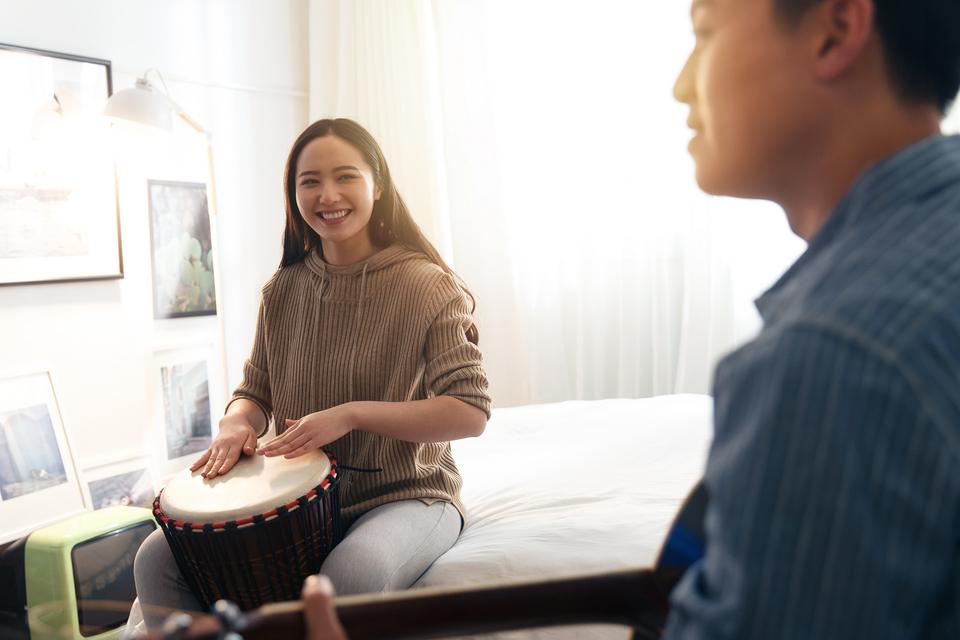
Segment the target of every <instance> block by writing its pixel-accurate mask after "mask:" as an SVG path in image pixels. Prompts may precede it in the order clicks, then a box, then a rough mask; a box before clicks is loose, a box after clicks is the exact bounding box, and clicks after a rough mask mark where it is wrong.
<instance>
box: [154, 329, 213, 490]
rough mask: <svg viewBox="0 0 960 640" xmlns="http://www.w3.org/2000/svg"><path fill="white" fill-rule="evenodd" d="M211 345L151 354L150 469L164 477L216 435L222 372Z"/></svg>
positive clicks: (194, 456) (181, 466) (196, 454)
mask: <svg viewBox="0 0 960 640" xmlns="http://www.w3.org/2000/svg"><path fill="white" fill-rule="evenodd" d="M214 354H215V350H214V348H213V345H209V344H203V345H197V346H189V347H181V348H175V349H166V350H162V351H156V352H155V353H154V355H153V372H152V373H153V398H154V402H153V405H154V406H153V422H154V437H153V438H152V442H153V443H154V451H155V457H154V471H155V472H156V477H158V478H164V477H167V476H169V475H170V474H172V473H175V472H177V471H180V470H181V469H184V468H186V467H189V466H190V464H191V463H192V462H193V461H194V460H196V459H197V458H199V457H200V456H201V454H203V452H204V451H206V449H207V448H208V447H209V446H210V443H211V442H212V440H213V436H214V435H216V432H217V422H218V421H219V418H220V415H221V411H222V409H223V384H222V382H221V380H220V375H221V369H220V367H219V366H217V364H216V363H217V361H216V359H215V357H214Z"/></svg>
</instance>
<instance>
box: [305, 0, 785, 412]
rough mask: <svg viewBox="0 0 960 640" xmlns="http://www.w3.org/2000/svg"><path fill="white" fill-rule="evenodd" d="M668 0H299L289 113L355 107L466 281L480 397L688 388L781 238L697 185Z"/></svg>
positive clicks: (746, 323) (740, 328)
mask: <svg viewBox="0 0 960 640" xmlns="http://www.w3.org/2000/svg"><path fill="white" fill-rule="evenodd" d="M688 12H689V6H688V5H687V4H686V3H683V2H680V3H673V2H670V3H638V2H633V1H627V0H619V1H618V0H594V1H593V2H590V3H585V2H557V1H556V0H554V1H552V2H547V1H541V0H486V1H482V0H432V1H431V0H315V2H314V3H313V4H312V5H311V15H310V20H311V25H310V42H311V60H310V63H311V65H310V74H311V82H310V86H311V115H312V116H313V117H315V118H319V117H328V116H344V117H351V118H355V119H357V120H358V121H360V122H361V123H362V124H364V125H365V126H367V127H368V128H369V129H370V130H371V131H372V133H373V134H374V135H375V136H376V137H377V139H378V140H379V141H380V143H381V145H382V146H383V147H384V152H385V154H386V156H387V159H388V161H389V162H390V164H391V170H392V171H393V174H394V177H395V179H396V181H397V184H398V186H399V188H400V190H401V193H402V194H403V195H404V197H405V198H406V199H407V201H408V203H409V204H410V205H411V208H412V209H413V211H414V215H415V217H417V219H418V222H419V223H420V224H421V226H422V227H423V228H424V230H425V231H426V232H427V233H428V235H429V236H430V237H431V239H433V240H434V241H435V243H436V244H437V246H438V248H439V249H440V250H441V251H442V252H443V253H444V255H445V256H447V257H449V258H450V260H451V263H452V264H453V266H454V267H455V268H456V269H457V271H458V272H459V273H460V274H461V275H462V276H463V277H464V279H465V280H466V281H467V283H468V284H469V285H470V287H471V289H472V291H473V292H474V293H475V294H476V296H477V298H478V303H479V307H478V319H479V326H480V330H481V347H482V348H483V351H484V356H485V360H486V366H487V371H488V374H489V376H490V379H491V387H492V389H491V391H492V395H493V397H494V401H495V403H496V404H497V405H499V406H506V405H513V404H521V403H529V402H546V401H554V400H564V399H578V398H585V399H586V398H601V397H642V396H649V395H657V394H665V393H675V392H684V391H688V392H706V391H708V390H709V384H710V374H711V371H712V367H713V365H714V363H715V362H716V360H717V358H718V357H719V356H721V355H722V354H723V353H725V352H726V351H728V350H729V349H730V348H732V347H733V346H735V345H736V344H738V343H739V342H741V341H742V340H743V339H745V338H746V337H748V336H749V335H750V334H752V333H753V332H754V331H755V330H756V328H757V326H758V319H757V317H756V313H755V311H754V310H753V307H752V299H753V297H755V295H756V294H757V293H759V292H760V291H761V290H762V289H763V288H764V287H765V286H767V285H768V284H769V283H770V282H772V281H773V280H774V279H775V278H776V276H777V275H778V274H779V273H780V272H781V271H782V270H783V269H784V268H785V267H786V266H787V265H788V264H789V263H790V262H791V261H792V260H793V259H794V258H795V257H796V256H797V255H798V253H799V252H800V251H801V250H802V243H800V241H799V240H797V239H796V238H795V237H794V236H792V235H791V234H790V232H789V230H788V229H787V227H786V224H785V222H784V219H783V213H782V212H781V211H780V210H779V209H778V208H776V207H773V206H772V205H769V204H764V203H755V202H754V203H751V202H744V201H731V200H725V199H716V198H708V197H706V196H703V195H702V194H701V193H700V192H699V191H698V190H697V188H696V184H695V182H694V179H693V166H692V163H691V161H690V160H689V158H688V156H687V153H686V149H685V147H686V142H687V140H688V139H689V134H688V132H687V130H686V127H685V124H684V122H685V118H686V110H685V107H683V106H681V105H679V104H676V103H675V102H674V101H673V99H672V97H671V88H672V84H673V79H674V77H675V75H676V73H677V72H678V71H679V69H680V67H681V65H682V64H683V61H684V59H685V57H686V55H687V53H688V51H689V48H690V47H691V46H692V37H691V35H690V26H689V22H688V21H689V18H688Z"/></svg>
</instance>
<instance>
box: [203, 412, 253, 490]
mask: <svg viewBox="0 0 960 640" xmlns="http://www.w3.org/2000/svg"><path fill="white" fill-rule="evenodd" d="M256 448H257V432H256V431H254V429H253V425H252V424H250V422H249V421H248V420H247V419H246V418H245V417H243V416H242V415H226V416H224V417H223V418H221V419H220V431H219V432H218V433H217V437H216V438H215V439H214V441H213V443H212V444H211V445H210V448H209V449H207V450H206V452H204V454H203V455H202V456H200V457H199V458H197V461H196V462H194V463H193V464H192V465H190V471H196V470H197V469H199V468H200V467H203V472H202V473H201V474H200V475H202V476H203V477H204V478H207V479H208V480H209V479H211V478H216V477H217V476H222V475H223V474H225V473H227V472H228V471H230V469H232V468H233V465H235V464H237V460H239V459H240V454H241V453H245V454H246V455H248V456H252V455H253V453H254V451H255V450H256Z"/></svg>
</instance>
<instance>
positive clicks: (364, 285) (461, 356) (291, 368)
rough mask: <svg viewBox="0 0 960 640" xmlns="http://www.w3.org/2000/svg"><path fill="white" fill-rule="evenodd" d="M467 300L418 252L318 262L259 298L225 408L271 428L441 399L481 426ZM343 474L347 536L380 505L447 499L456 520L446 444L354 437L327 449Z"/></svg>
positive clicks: (281, 276) (482, 402)
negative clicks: (330, 412) (358, 407)
mask: <svg viewBox="0 0 960 640" xmlns="http://www.w3.org/2000/svg"><path fill="white" fill-rule="evenodd" d="M472 321H473V320H472V317H471V314H470V306H469V301H468V300H467V298H466V296H465V295H464V293H463V291H462V290H461V289H460V288H459V287H458V286H457V284H456V283H455V281H454V280H453V278H452V277H451V276H449V275H448V274H446V273H444V272H443V270H441V269H440V268H439V267H438V266H437V265H435V264H433V263H432V262H430V261H429V260H427V258H426V257H425V256H424V255H423V254H422V253H420V252H417V251H412V250H409V249H406V248H404V247H401V246H398V245H392V246H390V247H387V248H386V249H383V250H381V251H379V252H377V253H376V254H375V255H373V256H372V257H371V258H369V259H368V260H366V261H365V262H361V263H358V264H353V265H348V266H335V265H329V264H327V263H325V262H324V261H323V259H321V258H320V257H319V256H318V255H317V254H316V253H315V252H314V253H311V254H310V255H309V256H308V257H307V258H306V259H305V260H304V261H303V262H301V263H298V264H295V265H292V266H289V267H284V268H281V269H280V270H278V271H277V272H276V274H274V276H273V277H272V278H270V280H268V281H267V283H266V284H265V285H264V287H263V291H262V301H261V304H260V314H259V317H258V320H257V331H256V337H255V338H254V344H253V351H252V353H251V355H250V357H249V359H247V361H246V362H245V363H244V370H243V381H242V382H241V384H240V386H239V387H237V389H236V391H235V392H234V395H233V397H234V398H248V399H249V400H252V401H253V402H255V403H256V404H257V405H259V406H260V407H261V408H262V409H263V411H264V413H265V414H266V415H267V417H268V419H270V418H272V420H273V423H274V425H275V427H276V429H277V432H278V434H279V433H282V432H283V430H284V429H285V424H286V423H285V422H284V419H286V418H292V419H297V418H301V417H303V416H305V415H307V414H308V413H313V412H315V411H321V410H323V409H328V408H330V407H334V406H337V405H340V404H343V403H346V402H350V401H354V400H376V401H387V402H405V401H408V400H422V399H426V398H432V397H435V396H440V395H445V396H452V397H454V398H458V399H460V400H462V401H464V402H466V403H468V404H470V405H473V406H474V407H477V408H478V409H481V410H482V411H484V412H485V413H486V414H487V416H488V417H489V415H490V398H489V396H488V395H487V391H486V390H487V379H486V375H485V374H484V371H483V367H482V365H481V356H480V350H479V349H478V348H477V347H476V346H475V345H473V344H471V343H470V342H468V341H467V339H466V334H465V332H466V330H467V329H468V328H469V327H470V324H471V323H472ZM324 448H325V449H327V450H330V451H332V452H333V454H334V455H335V456H336V457H337V460H338V461H339V462H340V463H341V464H347V465H350V466H354V467H373V468H375V467H379V468H382V469H383V471H382V472H379V473H358V472H346V473H345V474H344V476H343V481H342V482H341V487H340V492H341V504H342V511H341V515H342V516H343V518H344V521H345V524H346V525H347V526H349V525H350V523H352V522H353V520H355V519H356V518H357V517H359V516H360V515H362V514H363V513H364V512H366V511H368V510H369V509H372V508H374V507H377V506H379V505H382V504H386V503H388V502H393V501H395V500H403V499H409V498H416V499H420V500H423V501H425V502H428V503H430V502H433V501H435V500H446V501H449V502H451V503H453V504H454V505H455V506H456V507H457V509H459V510H460V513H461V514H464V510H463V505H462V504H461V502H460V486H461V479H460V474H459V473H458V471H457V467H456V465H455V464H454V461H453V456H452V455H451V452H450V443H449V442H437V443H429V444H421V443H413V442H406V441H403V440H397V439H394V438H388V437H384V436H380V435H375V434H370V433H366V432H360V431H354V432H351V433H349V434H347V435H346V436H344V437H343V438H341V439H339V440H337V441H335V442H333V443H331V444H329V445H327V446H325V447H324Z"/></svg>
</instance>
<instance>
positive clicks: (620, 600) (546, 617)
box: [184, 569, 672, 640]
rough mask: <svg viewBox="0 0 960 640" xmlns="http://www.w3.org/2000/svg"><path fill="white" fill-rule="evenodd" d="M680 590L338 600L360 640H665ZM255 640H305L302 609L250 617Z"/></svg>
mask: <svg viewBox="0 0 960 640" xmlns="http://www.w3.org/2000/svg"><path fill="white" fill-rule="evenodd" d="M670 586H672V584H670V583H669V581H666V580H665V579H664V577H663V576H661V575H658V574H657V573H655V572H653V571H651V570H640V569H636V570H629V571H619V572H611V573H604V574H597V575H587V576H579V577H573V578H567V579H556V580H541V581H535V582H514V583H509V584H506V585H491V586H486V587H478V588H462V589H415V590H411V591H403V592H397V593H389V594H384V595H379V596H372V597H371V596H347V597H341V598H337V599H336V609H337V615H338V616H339V617H340V620H341V622H342V624H343V626H344V628H345V629H346V631H347V634H348V635H349V636H350V638H351V639H352V640H365V639H367V640H380V639H386V638H391V639H400V638H441V637H449V636H456V635H467V634H475V633H492V632H497V631H507V630H514V629H529V628H534V627H545V626H553V625H570V624H617V625H624V626H628V627H632V628H633V629H635V630H636V633H637V635H636V636H635V637H636V638H657V637H659V634H660V630H661V628H662V625H663V621H664V619H665V617H666V613H667V597H668V595H669V587H670ZM219 632H220V630H219V624H218V623H217V621H216V619H215V618H213V617H212V616H203V617H201V618H199V619H197V620H196V622H195V623H194V624H193V626H192V627H191V628H190V630H189V631H188V632H187V634H186V635H185V636H184V637H185V638H187V639H188V640H207V639H209V640H213V639H214V638H217V637H218V635H217V634H218V633H219ZM242 633H243V637H244V638H246V639H247V640H268V639H270V638H277V637H283V638H303V637H304V633H305V628H304V622H303V609H302V606H301V604H300V603H299V602H286V603H279V604H269V605H265V606H263V607H261V608H259V609H257V610H256V611H253V612H251V613H250V614H248V616H247V625H246V628H245V629H244V631H243V632H242Z"/></svg>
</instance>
